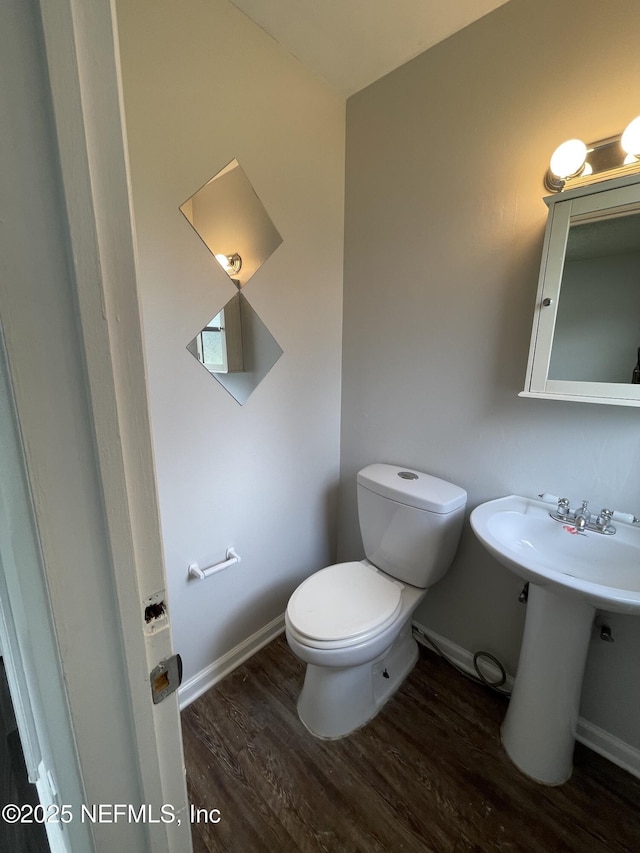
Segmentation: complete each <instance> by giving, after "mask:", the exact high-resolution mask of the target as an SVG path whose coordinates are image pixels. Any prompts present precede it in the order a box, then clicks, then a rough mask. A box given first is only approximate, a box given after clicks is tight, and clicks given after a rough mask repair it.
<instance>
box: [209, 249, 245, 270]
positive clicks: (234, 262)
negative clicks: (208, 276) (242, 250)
mask: <svg viewBox="0 0 640 853" xmlns="http://www.w3.org/2000/svg"><path fill="white" fill-rule="evenodd" d="M215 258H216V261H217V262H218V263H219V264H220V266H221V267H222V269H223V270H224V271H225V272H226V273H227V274H228V275H237V274H238V273H239V272H240V270H241V268H242V258H241V257H240V255H239V254H238V253H237V252H234V253H233V255H216V256H215Z"/></svg>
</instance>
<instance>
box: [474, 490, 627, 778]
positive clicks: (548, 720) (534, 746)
mask: <svg viewBox="0 0 640 853" xmlns="http://www.w3.org/2000/svg"><path fill="white" fill-rule="evenodd" d="M549 510H550V506H549V504H547V503H543V502H542V501H538V500H532V499H530V498H523V497H518V496H517V495H510V496H509V497H505V498H499V499H498V500H495V501H489V502H487V503H485V504H481V505H480V506H479V507H477V508H476V509H474V510H473V512H472V513H471V527H472V528H473V531H474V533H475V534H476V536H477V537H478V539H479V540H480V542H482V544H483V545H484V546H485V548H487V550H488V551H489V552H490V553H491V554H493V556H494V557H495V558H496V559H497V560H498V561H499V562H500V563H502V564H503V565H504V566H506V567H507V568H508V569H511V571H513V572H514V573H515V574H516V575H518V576H519V577H521V578H522V579H523V580H526V581H529V599H528V604H527V617H526V621H525V628H524V636H523V639H522V648H521V650H520V660H519V662H518V672H517V675H516V680H515V684H514V688H513V693H512V695H511V701H510V703H509V709H508V711H507V715H506V717H505V721H504V723H503V726H502V742H503V744H504V747H505V749H506V751H507V754H508V755H509V757H510V758H511V760H512V761H513V762H514V764H515V765H516V766H517V767H518V768H519V769H520V770H522V772H523V773H526V775H527V776H531V777H532V778H533V779H535V780H537V781H539V782H543V783H545V784H547V785H560V784H562V782H565V781H566V780H567V779H568V778H569V776H570V775H571V771H572V758H573V748H574V744H575V728H576V722H577V719H578V708H579V704H580V693H581V689H582V677H583V674H584V667H585V663H586V660H587V650H588V647H589V639H590V634H591V626H592V624H593V618H594V615H595V612H596V610H597V609H599V608H600V609H603V610H608V611H612V612H617V613H637V612H640V530H639V529H638V528H637V527H635V526H632V525H629V524H625V523H619V524H617V525H616V527H617V531H616V533H615V534H614V535H613V536H607V535H604V534H602V533H596V532H593V531H588V530H587V531H584V532H579V531H577V530H576V528H575V527H574V526H573V525H572V524H571V523H570V522H565V523H559V522H557V521H555V520H553V519H552V518H550V516H549Z"/></svg>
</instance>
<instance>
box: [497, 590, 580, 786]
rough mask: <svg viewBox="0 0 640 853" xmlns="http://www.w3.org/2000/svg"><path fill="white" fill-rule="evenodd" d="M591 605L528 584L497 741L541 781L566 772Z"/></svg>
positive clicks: (556, 780)
mask: <svg viewBox="0 0 640 853" xmlns="http://www.w3.org/2000/svg"><path fill="white" fill-rule="evenodd" d="M595 612H596V611H595V608H594V607H592V606H591V605H590V604H587V603H586V602H584V601H583V600H582V599H581V598H580V596H578V595H573V594H569V595H562V594H559V593H557V592H555V591H553V590H552V589H551V588H550V587H541V586H537V585H535V584H533V583H530V584H529V599H528V603H527V617H526V621H525V626H524V636H523V638H522V648H521V650H520V660H519V662H518V672H517V675H516V680H515V684H514V687H513V693H512V694H511V700H510V702H509V709H508V711H507V715H506V717H505V720H504V723H503V725H502V743H503V744H504V748H505V749H506V751H507V754H508V755H509V758H511V760H512V761H513V763H514V764H515V765H516V767H518V768H519V769H520V770H522V772H523V773H525V774H526V775H527V776H530V777H531V778H532V779H535V780H536V781H538V782H543V783H544V784H546V785H561V784H562V783H563V782H566V781H567V779H568V778H569V777H570V776H571V771H572V769H573V748H574V745H575V731H576V722H577V719H578V708H579V705H580V694H581V692H582V677H583V675H584V667H585V663H586V660H587V651H588V648H589V640H590V637H591V627H592V625H593V619H594V616H595Z"/></svg>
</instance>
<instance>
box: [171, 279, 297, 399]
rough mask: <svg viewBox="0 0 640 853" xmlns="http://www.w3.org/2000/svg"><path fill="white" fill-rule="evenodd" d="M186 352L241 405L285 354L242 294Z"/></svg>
mask: <svg viewBox="0 0 640 853" xmlns="http://www.w3.org/2000/svg"><path fill="white" fill-rule="evenodd" d="M187 349H188V350H189V352H190V353H191V355H193V356H194V358H197V359H198V361H199V362H200V363H201V364H202V365H203V366H204V367H206V369H207V370H208V371H209V373H210V374H211V376H213V377H214V379H217V380H218V382H219V383H220V384H221V385H222V386H223V387H224V388H226V390H227V391H228V392H229V394H231V396H232V397H234V398H235V399H236V400H237V401H238V403H240V405H241V406H242V405H244V404H245V403H246V402H247V400H248V399H249V396H250V394H251V393H252V391H254V390H255V389H256V388H257V387H258V385H259V384H260V382H262V380H263V379H264V377H265V376H266V375H267V373H268V372H269V371H270V370H271V368H272V367H273V365H274V364H275V363H276V361H277V360H278V359H279V358H280V356H281V355H282V349H281V347H280V345H279V344H278V342H277V341H276V340H275V338H274V337H273V335H272V334H271V332H270V331H269V329H267V327H266V326H265V325H264V323H263V322H262V320H261V319H260V317H259V316H258V314H257V313H256V312H255V311H254V310H253V308H252V307H251V305H250V304H249V301H248V300H247V299H246V298H245V297H244V296H243V294H242V293H236V294H235V295H234V296H232V297H231V299H230V300H229V301H228V302H227V304H226V305H225V306H224V308H223V309H222V310H221V311H219V312H218V313H217V314H216V315H215V317H213V318H212V319H211V320H210V321H209V322H208V323H207V325H206V326H205V327H204V328H203V329H201V331H200V332H198V334H197V335H196V336H195V338H194V339H193V340H192V341H191V342H190V343H189V344H188V345H187Z"/></svg>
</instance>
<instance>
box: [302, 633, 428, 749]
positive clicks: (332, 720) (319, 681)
mask: <svg viewBox="0 0 640 853" xmlns="http://www.w3.org/2000/svg"><path fill="white" fill-rule="evenodd" d="M417 659H418V644H417V643H416V641H415V640H414V639H413V636H412V633H411V620H409V621H408V622H407V623H406V625H405V626H404V627H403V629H402V630H401V632H400V634H399V635H398V637H397V638H396V640H395V641H394V643H393V645H392V646H391V647H390V648H389V649H388V650H387V651H386V652H384V653H383V654H382V655H379V656H378V657H377V658H375V660H373V661H369V662H368V663H364V664H361V665H359V666H350V667H344V668H339V667H328V666H316V665H315V664H310V663H309V664H307V671H306V673H305V678H304V686H303V688H302V693H301V694H300V699H299V700H298V716H299V717H300V719H301V721H302V722H303V723H304V725H305V726H306V727H307V729H308V730H309V731H310V732H311V734H312V735H315V736H316V737H319V738H324V739H327V740H336V739H337V738H341V737H345V735H348V734H351V732H353V731H355V730H356V729H359V728H360V727H361V726H364V725H365V723H368V722H369V721H370V720H372V719H373V718H374V717H375V716H376V714H377V713H378V711H379V710H380V708H381V707H382V706H383V705H384V703H385V702H386V701H387V700H388V699H390V698H391V696H393V694H394V693H395V692H396V690H397V689H398V688H399V687H400V685H401V684H402V682H403V681H404V679H405V678H406V677H407V675H408V674H409V673H410V672H411V670H412V669H413V667H414V666H415V663H416V661H417Z"/></svg>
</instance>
